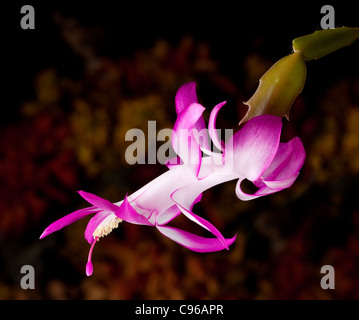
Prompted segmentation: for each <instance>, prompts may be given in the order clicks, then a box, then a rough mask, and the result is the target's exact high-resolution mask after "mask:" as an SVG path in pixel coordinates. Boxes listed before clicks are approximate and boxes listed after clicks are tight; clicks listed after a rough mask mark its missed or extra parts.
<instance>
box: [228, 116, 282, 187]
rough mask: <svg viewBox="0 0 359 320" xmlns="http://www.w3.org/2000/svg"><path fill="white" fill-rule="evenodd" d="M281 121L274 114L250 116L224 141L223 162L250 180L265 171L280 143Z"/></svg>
mask: <svg viewBox="0 0 359 320" xmlns="http://www.w3.org/2000/svg"><path fill="white" fill-rule="evenodd" d="M281 129H282V121H281V118H280V117H277V116H273V115H260V116H257V117H255V118H252V119H250V120H249V121H248V122H247V123H246V124H245V125H244V126H243V128H242V129H240V130H239V131H238V132H237V133H235V134H234V135H233V136H232V137H231V139H230V140H229V141H228V142H227V144H226V152H225V163H226V166H230V167H232V170H234V171H235V172H237V173H239V175H240V176H242V177H245V178H247V179H248V180H250V181H255V180H257V179H259V177H260V176H261V175H262V174H263V173H264V172H265V170H266V169H267V168H268V167H269V165H270V164H271V162H272V160H273V158H274V157H275V155H276V153H277V149H278V145H279V139H280V133H281Z"/></svg>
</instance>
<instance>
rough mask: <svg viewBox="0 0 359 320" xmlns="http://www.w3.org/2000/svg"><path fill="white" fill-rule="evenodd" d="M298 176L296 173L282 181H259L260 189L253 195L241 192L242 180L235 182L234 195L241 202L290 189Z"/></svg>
mask: <svg viewBox="0 0 359 320" xmlns="http://www.w3.org/2000/svg"><path fill="white" fill-rule="evenodd" d="M298 175H299V173H296V174H294V175H293V176H291V177H289V178H287V179H283V180H274V181H261V187H260V188H259V189H258V190H257V191H256V192H255V193H253V194H248V193H245V192H243V191H242V189H241V183H242V181H243V179H241V180H239V181H238V182H237V185H236V195H237V197H238V198H239V199H240V200H242V201H247V200H252V199H256V198H259V197H263V196H266V195H269V194H272V193H275V192H278V191H281V190H283V189H286V188H289V187H291V186H292V184H293V183H294V181H295V180H296V179H297V177H298Z"/></svg>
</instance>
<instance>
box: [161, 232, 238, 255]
mask: <svg viewBox="0 0 359 320" xmlns="http://www.w3.org/2000/svg"><path fill="white" fill-rule="evenodd" d="M157 229H158V230H159V231H160V232H161V233H162V234H163V235H165V236H166V237H168V238H170V239H171V240H173V241H175V242H177V243H179V244H180V245H182V246H184V247H186V248H188V249H190V250H193V251H196V252H213V251H219V250H223V249H228V246H230V245H231V244H232V243H233V242H234V240H235V239H236V236H234V237H233V238H231V239H225V244H223V243H222V241H220V240H219V239H217V238H204V237H200V236H197V235H195V234H193V233H190V232H187V231H184V230H181V229H177V228H173V227H167V226H157Z"/></svg>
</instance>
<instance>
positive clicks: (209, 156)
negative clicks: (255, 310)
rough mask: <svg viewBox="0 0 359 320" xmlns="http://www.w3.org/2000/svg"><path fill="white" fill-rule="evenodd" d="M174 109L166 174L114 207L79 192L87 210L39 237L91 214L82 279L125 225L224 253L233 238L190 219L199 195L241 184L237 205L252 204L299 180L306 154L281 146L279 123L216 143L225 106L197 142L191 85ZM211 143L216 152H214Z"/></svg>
mask: <svg viewBox="0 0 359 320" xmlns="http://www.w3.org/2000/svg"><path fill="white" fill-rule="evenodd" d="M175 104H176V112H177V120H176V122H175V125H174V129H173V134H172V146H173V149H174V151H175V152H176V154H177V155H178V157H177V158H175V159H171V160H170V161H168V163H167V166H168V168H169V169H170V170H168V171H167V172H165V173H164V174H162V175H160V176H159V177H157V178H156V179H154V180H152V181H151V182H149V183H148V184H147V185H145V186H144V187H142V188H141V189H139V190H138V191H136V192H135V193H133V194H131V195H128V196H127V195H126V196H125V198H124V200H122V201H120V202H117V203H112V202H109V201H107V200H105V199H102V198H100V197H98V196H96V195H94V194H91V193H87V192H84V191H79V194H80V195H81V196H82V197H83V198H84V199H85V200H86V201H87V202H89V203H90V204H91V205H92V206H90V207H88V208H84V209H80V210H77V211H75V212H73V213H70V214H69V215H67V216H65V217H63V218H61V219H59V220H57V221H55V222H54V223H52V224H51V225H50V226H49V227H47V228H46V229H45V231H44V232H43V233H42V235H41V237H40V238H43V237H45V236H47V235H49V234H51V233H52V232H54V231H57V230H60V229H61V228H63V227H65V226H67V225H69V224H71V223H73V222H74V221H76V220H78V219H81V218H83V217H85V216H87V215H90V214H93V215H94V216H93V217H92V218H91V219H90V221H89V223H88V225H87V228H86V230H85V238H86V240H87V241H88V242H89V243H90V244H91V248H90V252H89V257H88V262H87V265H86V273H87V275H91V274H92V272H93V267H92V263H91V255H92V251H93V248H94V245H95V243H96V242H97V241H98V240H99V238H100V237H103V236H105V235H107V234H109V233H110V232H111V231H112V230H113V229H114V228H116V227H117V226H118V224H119V223H120V222H122V221H126V222H128V223H133V224H139V225H145V226H152V227H156V228H157V230H158V231H159V232H161V233H162V234H163V235H164V236H166V237H168V238H170V239H172V240H173V241H175V242H177V243H179V244H180V245H182V246H185V247H187V248H188V249H190V250H193V251H197V252H211V251H219V250H223V249H228V247H229V246H230V245H231V244H232V243H233V242H234V240H235V238H236V237H235V236H234V237H231V238H225V237H224V236H223V235H222V234H221V232H220V231H219V230H218V229H217V228H216V227H215V226H213V225H212V224H211V223H210V222H209V221H207V220H205V219H204V218H202V217H200V216H198V215H197V214H195V213H194V212H193V206H194V204H196V203H197V202H199V201H200V200H201V197H202V193H203V192H204V191H205V190H207V189H209V188H211V187H213V186H215V185H217V184H220V183H224V182H226V181H230V180H238V183H237V186H236V194H237V196H238V198H239V199H241V200H250V199H253V198H256V197H261V196H264V195H268V194H271V193H274V192H277V191H280V190H283V189H285V188H288V187H290V186H291V185H292V184H293V182H294V181H295V179H296V178H297V176H298V174H299V170H300V169H301V167H302V165H303V163H304V159H305V151H304V148H303V145H302V143H301V141H300V139H299V138H293V139H292V140H290V141H289V142H287V143H280V134H281V129H282V121H281V118H280V117H278V116H274V115H259V116H256V117H253V118H251V119H250V120H248V122H246V123H245V124H244V126H243V127H242V128H241V129H240V130H238V131H237V132H236V133H235V134H234V135H233V136H232V137H231V138H230V139H229V140H228V141H227V142H226V143H225V142H224V141H221V140H220V138H219V137H218V135H217V130H216V125H215V122H216V117H217V114H218V112H219V111H220V109H221V108H222V107H223V106H224V105H225V102H222V103H220V104H218V105H217V106H215V108H214V109H213V110H212V112H211V114H210V118H209V122H208V134H209V138H210V139H209V138H208V136H206V135H201V134H200V132H202V131H203V130H204V129H206V127H205V122H204V119H203V117H202V113H203V111H204V110H205V108H204V107H203V106H202V105H201V104H199V103H198V100H197V96H196V91H195V83H193V82H190V83H187V84H185V85H183V86H182V87H181V88H180V89H179V90H178V92H177V95H176V98H175ZM206 132H207V131H206ZM211 141H212V142H213V144H214V145H215V146H216V148H217V149H218V150H219V152H214V151H212V150H211V148H210V142H211ZM245 179H247V180H250V181H252V182H253V183H254V185H255V186H256V187H257V188H258V190H257V191H256V192H255V193H254V194H247V193H245V192H244V191H243V190H242V188H241V182H242V181H243V180H245ZM180 214H183V215H185V216H186V217H187V218H188V219H190V220H191V221H193V222H195V223H197V224H198V225H199V226H201V227H202V228H204V229H206V230H207V231H209V232H210V233H212V234H213V237H211V238H206V237H202V236H199V235H195V234H192V233H190V232H188V231H185V230H181V229H178V228H175V227H172V226H169V225H168V223H169V222H170V221H172V220H173V219H174V218H176V217H177V216H179V215H180Z"/></svg>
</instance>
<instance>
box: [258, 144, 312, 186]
mask: <svg viewBox="0 0 359 320" xmlns="http://www.w3.org/2000/svg"><path fill="white" fill-rule="evenodd" d="M304 160H305V150H304V147H303V144H302V141H301V140H300V139H299V138H298V137H295V138H293V139H292V140H290V141H289V142H287V143H280V144H279V147H278V151H277V153H276V155H275V157H274V159H273V161H272V163H271V164H270V166H269V167H268V169H267V170H266V171H265V172H264V173H263V176H262V178H263V180H266V181H274V180H284V179H287V178H288V177H291V176H293V175H294V174H296V173H297V172H299V170H300V169H301V168H302V166H303V164H304Z"/></svg>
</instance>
